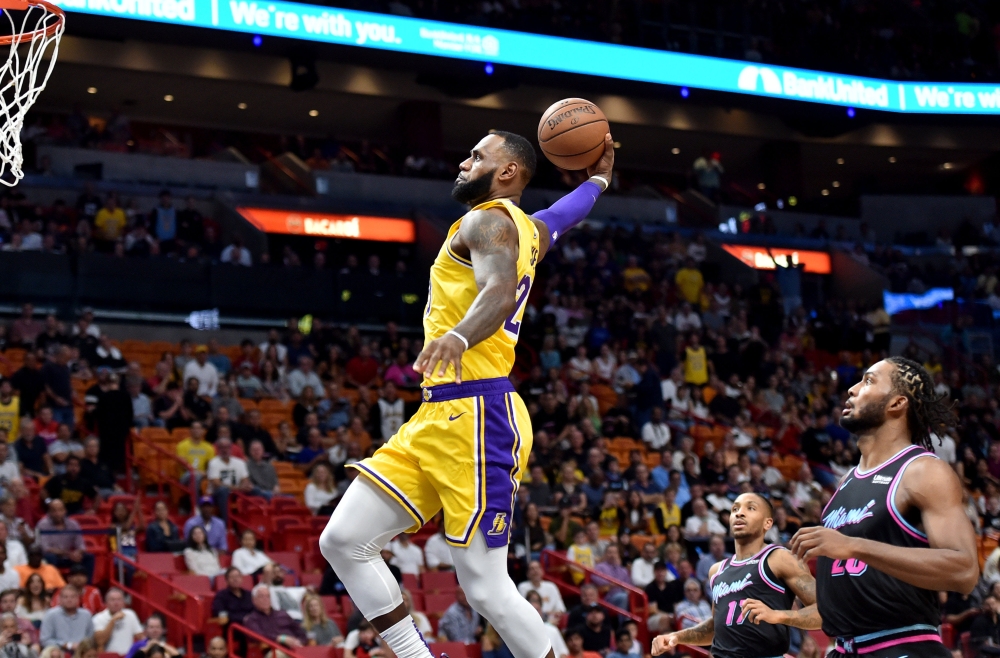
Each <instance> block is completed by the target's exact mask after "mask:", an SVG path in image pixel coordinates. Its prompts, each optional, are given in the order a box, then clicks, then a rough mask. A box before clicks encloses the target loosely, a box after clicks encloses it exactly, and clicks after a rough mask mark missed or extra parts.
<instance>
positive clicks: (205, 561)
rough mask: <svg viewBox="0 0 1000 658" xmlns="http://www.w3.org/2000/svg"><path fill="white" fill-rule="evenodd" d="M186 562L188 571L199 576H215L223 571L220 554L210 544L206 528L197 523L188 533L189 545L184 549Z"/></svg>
mask: <svg viewBox="0 0 1000 658" xmlns="http://www.w3.org/2000/svg"><path fill="white" fill-rule="evenodd" d="M184 564H185V565H186V566H187V569H188V571H190V572H191V573H193V574H196V575H199V576H208V577H209V578H215V577H216V576H217V575H218V574H220V573H222V567H221V566H220V565H219V554H218V552H217V551H216V550H215V548H213V547H212V546H209V544H208V538H207V535H206V534H205V529H204V528H203V527H202V526H200V525H196V526H194V527H193V528H192V529H191V532H190V533H189V534H188V546H187V548H185V549H184Z"/></svg>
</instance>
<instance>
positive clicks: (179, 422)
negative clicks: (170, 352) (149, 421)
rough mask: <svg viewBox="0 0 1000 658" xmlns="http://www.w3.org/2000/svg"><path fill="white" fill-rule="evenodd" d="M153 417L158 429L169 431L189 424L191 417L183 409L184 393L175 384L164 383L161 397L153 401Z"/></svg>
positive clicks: (170, 382) (172, 382) (171, 382)
mask: <svg viewBox="0 0 1000 658" xmlns="http://www.w3.org/2000/svg"><path fill="white" fill-rule="evenodd" d="M161 363H163V362H162V361H161ZM153 415H154V416H155V418H156V425H157V426H158V427H165V428H167V430H170V431H173V430H175V429H177V428H178V427H186V426H187V425H190V424H191V419H192V416H191V414H190V412H189V411H188V410H187V409H186V408H185V407H184V393H183V391H181V387H180V385H179V384H178V383H177V382H174V381H167V382H166V385H165V388H164V391H163V395H161V396H160V397H158V398H156V400H154V401H153Z"/></svg>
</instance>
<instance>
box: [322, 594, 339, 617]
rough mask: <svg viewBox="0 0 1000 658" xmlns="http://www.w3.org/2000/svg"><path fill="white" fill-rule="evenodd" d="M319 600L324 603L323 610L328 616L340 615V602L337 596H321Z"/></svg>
mask: <svg viewBox="0 0 1000 658" xmlns="http://www.w3.org/2000/svg"><path fill="white" fill-rule="evenodd" d="M319 598H320V600H321V601H323V609H324V610H326V614H328V615H335V614H339V613H340V602H339V601H338V600H337V597H336V596H321V597H319Z"/></svg>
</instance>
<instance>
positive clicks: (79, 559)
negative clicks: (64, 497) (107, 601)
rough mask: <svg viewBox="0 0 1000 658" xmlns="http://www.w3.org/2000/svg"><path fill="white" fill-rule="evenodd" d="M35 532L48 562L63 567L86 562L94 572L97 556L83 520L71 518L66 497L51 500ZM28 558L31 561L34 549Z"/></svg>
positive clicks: (85, 564) (89, 571) (88, 569)
mask: <svg viewBox="0 0 1000 658" xmlns="http://www.w3.org/2000/svg"><path fill="white" fill-rule="evenodd" d="M35 534H36V535H37V537H38V539H37V545H38V546H39V547H40V548H41V550H42V552H43V555H44V557H45V561H46V562H48V563H49V564H52V565H54V566H56V567H59V568H60V569H61V568H64V567H72V566H73V565H76V564H82V565H83V566H84V567H86V569H87V575H88V576H93V573H94V556H93V555H92V554H91V553H88V552H87V549H86V545H85V544H84V542H83V530H82V529H81V528H80V524H79V523H77V522H76V521H74V520H73V519H71V518H67V516H66V505H65V504H64V503H63V501H61V500H59V499H55V500H51V501H49V508H48V513H47V514H46V515H45V516H43V517H42V519H41V520H40V521H39V522H38V525H36V526H35ZM28 562H29V564H30V562H31V554H30V552H29V554H28ZM60 580H62V579H61V578H60Z"/></svg>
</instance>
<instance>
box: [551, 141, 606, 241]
mask: <svg viewBox="0 0 1000 658" xmlns="http://www.w3.org/2000/svg"><path fill="white" fill-rule="evenodd" d="M614 166H615V141H614V140H613V139H612V138H611V133H608V134H607V135H605V136H604V155H602V156H601V159H600V160H598V161H597V163H596V164H594V165H593V166H591V167H588V168H587V175H588V176H590V177H591V178H589V179H588V180H587V181H586V182H584V183H582V184H581V185H580V186H578V187H577V188H576V189H575V190H573V191H572V192H570V193H569V194H567V195H566V196H564V197H562V198H561V199H559V200H558V201H556V202H555V203H553V204H552V205H551V206H550V207H548V208H545V209H544V210H539V211H538V212H536V213H535V215H534V217H532V221H534V223H535V227H536V228H537V229H538V236H539V238H538V251H539V260H540V259H542V258H544V257H545V254H546V253H548V251H549V246H550V244H551V243H553V242H555V241H556V240H558V239H559V236H561V235H563V234H564V233H565V232H566V231H568V230H570V229H571V228H573V227H574V226H576V225H577V224H579V223H580V222H582V221H583V220H585V219H586V218H587V214H588V213H589V212H590V209H591V208H593V207H594V204H595V203H597V197H598V196H600V195H601V192H603V191H604V190H606V189H608V185H610V184H611V171H612V169H614ZM595 176H596V177H597V178H594V177H595ZM598 178H600V179H602V180H603V181H604V182H600V181H599V180H598Z"/></svg>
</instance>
